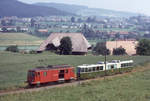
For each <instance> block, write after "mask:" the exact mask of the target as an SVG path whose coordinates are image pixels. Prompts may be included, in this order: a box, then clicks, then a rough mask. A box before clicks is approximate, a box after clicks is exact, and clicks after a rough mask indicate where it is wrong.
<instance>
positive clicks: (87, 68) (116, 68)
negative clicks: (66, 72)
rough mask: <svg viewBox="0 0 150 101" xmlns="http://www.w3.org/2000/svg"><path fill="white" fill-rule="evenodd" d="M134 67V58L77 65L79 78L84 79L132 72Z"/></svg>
mask: <svg viewBox="0 0 150 101" xmlns="http://www.w3.org/2000/svg"><path fill="white" fill-rule="evenodd" d="M105 66H106V67H105ZM132 67H133V60H128V61H120V60H113V61H111V62H106V64H105V63H104V62H98V64H83V65H80V66H78V67H77V78H78V79H80V80H82V79H90V78H96V77H103V76H109V75H115V74H119V73H124V72H130V71H131V70H132ZM105 70H106V71H105Z"/></svg>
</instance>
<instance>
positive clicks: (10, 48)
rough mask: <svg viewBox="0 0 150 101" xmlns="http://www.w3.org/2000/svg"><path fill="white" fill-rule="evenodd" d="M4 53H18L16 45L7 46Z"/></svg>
mask: <svg viewBox="0 0 150 101" xmlns="http://www.w3.org/2000/svg"><path fill="white" fill-rule="evenodd" d="M6 51H11V52H19V49H18V46H17V45H16V46H13V45H12V46H8V47H7V48H6Z"/></svg>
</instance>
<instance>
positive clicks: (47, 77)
mask: <svg viewBox="0 0 150 101" xmlns="http://www.w3.org/2000/svg"><path fill="white" fill-rule="evenodd" d="M74 71H75V69H74V67H72V66H69V65H53V66H47V67H37V68H34V69H31V70H29V71H28V76H27V82H28V84H29V85H37V84H45V83H50V82H57V81H69V80H73V79H75V78H76V75H75V73H74Z"/></svg>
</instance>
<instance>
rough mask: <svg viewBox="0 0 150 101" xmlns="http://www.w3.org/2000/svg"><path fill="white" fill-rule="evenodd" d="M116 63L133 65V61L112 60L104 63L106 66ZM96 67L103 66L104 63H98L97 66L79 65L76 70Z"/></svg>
mask: <svg viewBox="0 0 150 101" xmlns="http://www.w3.org/2000/svg"><path fill="white" fill-rule="evenodd" d="M118 63H133V60H126V61H120V60H112V61H111V62H108V61H106V65H114V64H118ZM96 66H105V62H103V61H99V62H98V64H83V65H79V66H78V68H90V67H96Z"/></svg>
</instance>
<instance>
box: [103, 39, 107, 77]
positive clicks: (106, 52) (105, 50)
mask: <svg viewBox="0 0 150 101" xmlns="http://www.w3.org/2000/svg"><path fill="white" fill-rule="evenodd" d="M105 47H106V38H105ZM106 55H107V47H106V49H105V76H106V75H107V73H106V66H107V64H106V61H107V60H106ZM105 76H104V79H105Z"/></svg>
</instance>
